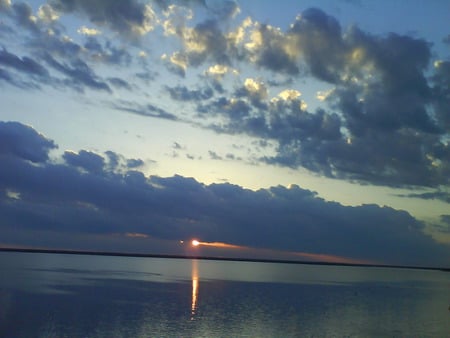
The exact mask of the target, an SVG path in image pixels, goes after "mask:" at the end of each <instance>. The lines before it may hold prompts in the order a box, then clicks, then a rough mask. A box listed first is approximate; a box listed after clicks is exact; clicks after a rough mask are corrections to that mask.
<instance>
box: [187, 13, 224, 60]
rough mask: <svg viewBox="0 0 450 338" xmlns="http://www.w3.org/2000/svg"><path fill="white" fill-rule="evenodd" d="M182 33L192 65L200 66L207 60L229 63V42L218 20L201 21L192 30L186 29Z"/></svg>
mask: <svg viewBox="0 0 450 338" xmlns="http://www.w3.org/2000/svg"><path fill="white" fill-rule="evenodd" d="M181 34H182V36H181V37H182V40H183V42H184V43H185V47H186V49H185V51H184V53H185V55H186V57H187V59H188V62H189V64H190V65H192V66H198V65H200V64H201V63H203V62H204V61H206V60H210V61H213V62H215V63H218V64H228V63H229V57H228V55H227V49H228V42H227V39H226V37H225V36H224V33H223V32H222V31H221V30H220V28H219V26H218V23H217V21H214V20H208V21H205V22H202V23H199V24H197V25H196V26H195V27H194V28H193V29H192V30H190V29H189V30H186V29H185V30H184V31H182V32H181ZM193 45H194V46H195V47H193Z"/></svg>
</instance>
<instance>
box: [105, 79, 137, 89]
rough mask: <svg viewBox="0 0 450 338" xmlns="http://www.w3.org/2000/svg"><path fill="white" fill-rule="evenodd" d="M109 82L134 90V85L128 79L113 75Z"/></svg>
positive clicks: (117, 86) (115, 85)
mask: <svg viewBox="0 0 450 338" xmlns="http://www.w3.org/2000/svg"><path fill="white" fill-rule="evenodd" d="M108 82H109V83H111V84H112V85H113V86H114V87H116V88H119V89H126V90H132V86H131V85H130V84H129V83H128V82H127V81H125V80H123V79H120V78H118V77H111V78H109V79H108Z"/></svg>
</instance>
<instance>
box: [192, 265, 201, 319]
mask: <svg viewBox="0 0 450 338" xmlns="http://www.w3.org/2000/svg"><path fill="white" fill-rule="evenodd" d="M191 275H192V302H191V320H194V319H195V313H196V311H197V298H198V282H199V280H198V262H197V260H195V259H194V260H192V273H191Z"/></svg>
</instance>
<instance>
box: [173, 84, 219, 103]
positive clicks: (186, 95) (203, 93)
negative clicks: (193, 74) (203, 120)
mask: <svg viewBox="0 0 450 338" xmlns="http://www.w3.org/2000/svg"><path fill="white" fill-rule="evenodd" d="M165 88H166V90H167V92H168V93H169V95H170V97H171V98H172V99H174V100H177V101H203V100H208V99H210V98H211V97H212V96H213V91H212V89H211V88H209V87H206V88H203V89H195V90H190V89H188V88H187V87H186V86H181V85H178V86H176V87H169V86H166V87H165Z"/></svg>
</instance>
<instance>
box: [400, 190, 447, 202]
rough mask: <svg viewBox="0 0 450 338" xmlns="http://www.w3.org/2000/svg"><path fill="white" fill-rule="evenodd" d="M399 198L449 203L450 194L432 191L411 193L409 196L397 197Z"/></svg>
mask: <svg viewBox="0 0 450 338" xmlns="http://www.w3.org/2000/svg"><path fill="white" fill-rule="evenodd" d="M398 196H400V197H412V198H421V199H425V200H441V201H444V202H447V203H450V192H446V191H439V190H436V191H432V192H424V193H411V194H406V195H405V194H403V195H398Z"/></svg>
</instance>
